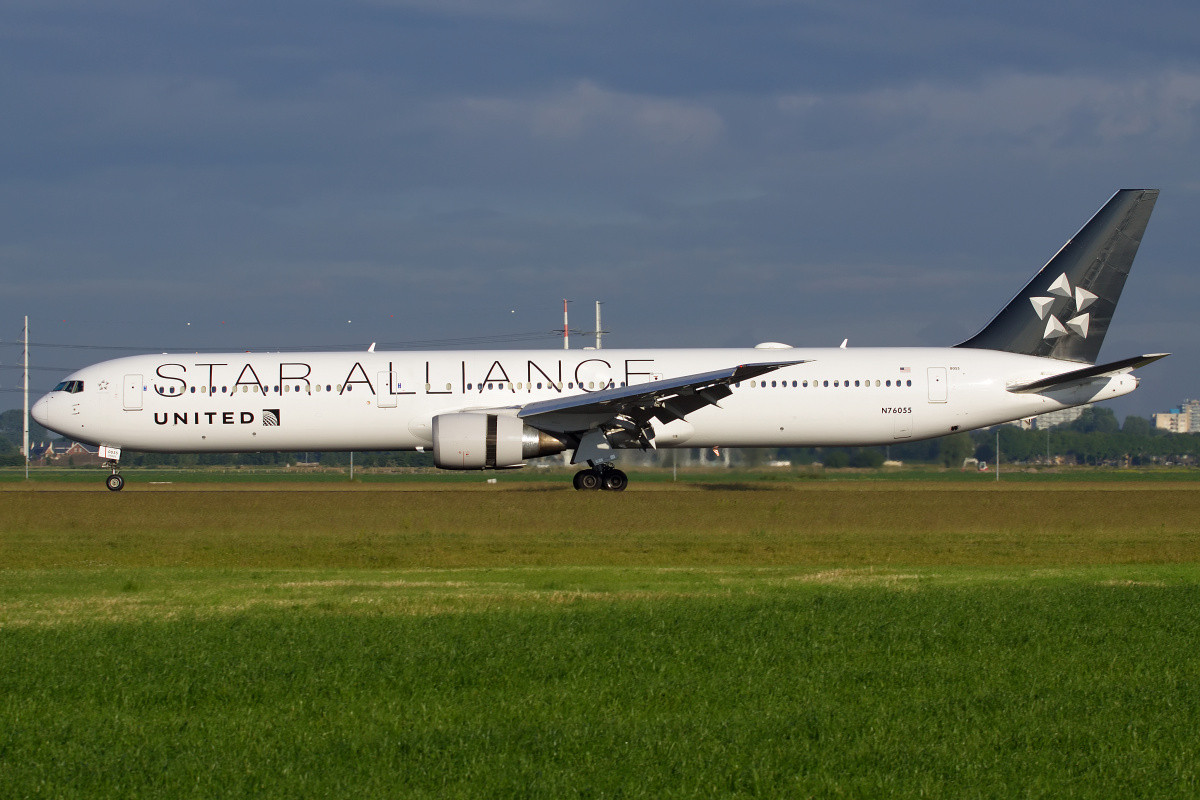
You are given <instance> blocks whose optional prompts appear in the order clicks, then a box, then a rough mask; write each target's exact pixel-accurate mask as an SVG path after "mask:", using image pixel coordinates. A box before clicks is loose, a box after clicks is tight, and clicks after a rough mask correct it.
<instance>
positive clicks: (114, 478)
mask: <svg viewBox="0 0 1200 800" xmlns="http://www.w3.org/2000/svg"><path fill="white" fill-rule="evenodd" d="M104 485H105V486H107V487H108V490H109V491H110V492H119V491H121V490H122V489H124V488H125V479H124V478H122V477H121V476H120V475H117V474H115V473H114V474H112V475H109V476H108V477H107V478H105V479H104Z"/></svg>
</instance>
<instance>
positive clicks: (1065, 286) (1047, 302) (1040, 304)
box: [1029, 272, 1098, 339]
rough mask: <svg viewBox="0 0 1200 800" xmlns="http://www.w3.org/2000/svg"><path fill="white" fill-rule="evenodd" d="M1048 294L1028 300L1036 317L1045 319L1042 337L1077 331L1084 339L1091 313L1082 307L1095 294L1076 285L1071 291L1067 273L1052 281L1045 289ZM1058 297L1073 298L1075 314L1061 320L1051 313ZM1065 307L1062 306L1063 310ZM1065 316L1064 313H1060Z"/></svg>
mask: <svg viewBox="0 0 1200 800" xmlns="http://www.w3.org/2000/svg"><path fill="white" fill-rule="evenodd" d="M1046 291H1047V292H1049V293H1050V296H1042V297H1031V298H1029V302H1030V303H1032V304H1033V310H1034V311H1035V312H1037V315H1038V319H1042V320H1045V321H1046V331H1045V333H1043V334H1042V338H1043V339H1057V338H1059V337H1060V336H1066V335H1068V334H1071V333H1077V334H1079V335H1080V336H1082V337H1083V338H1084V339H1086V338H1087V335H1088V325H1090V324H1091V314H1088V313H1084V309H1085V308H1087V307H1088V306H1090V305H1091V304H1092V303H1094V302H1096V300H1097V299H1098V298H1097V297H1096V295H1094V294H1092V293H1091V292H1089V291H1088V290H1087V289H1084V288H1082V287H1079V286H1076V287H1075V290H1074V291H1071V282H1070V281H1069V280H1067V273H1065V272H1064V273H1063V274H1062V275H1059V276H1058V278H1056V279H1055V281H1054V283H1052V284H1050V287H1049V288H1048V289H1047V290H1046ZM1060 298H1065V299H1067V300H1072V299H1074V301H1075V309H1074V312H1075V315H1074V316H1073V317H1071V318H1070V319H1068V320H1067V321H1066V322H1063V321H1062V320H1060V319H1059V318H1058V315H1055V314H1054V313H1053V311H1054V304H1055V303H1057V302H1058V301H1059V299H1060ZM1066 308H1067V307H1064V309H1063V310H1064V311H1065V310H1066ZM1061 316H1064V317H1065V316H1066V314H1061Z"/></svg>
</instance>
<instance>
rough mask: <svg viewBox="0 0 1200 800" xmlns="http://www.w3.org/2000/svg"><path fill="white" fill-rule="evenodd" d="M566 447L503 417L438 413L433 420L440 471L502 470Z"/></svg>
mask: <svg viewBox="0 0 1200 800" xmlns="http://www.w3.org/2000/svg"><path fill="white" fill-rule="evenodd" d="M566 449H567V445H566V444H565V443H564V442H562V441H561V440H559V439H557V438H555V437H554V436H551V435H550V434H548V433H546V432H544V431H539V430H538V429H537V428H531V427H529V426H528V425H526V424H525V423H524V422H522V421H521V420H519V419H517V418H516V417H512V416H506V415H503V414H472V413H467V414H439V415H437V416H436V417H434V418H433V463H435V464H437V465H438V467H440V468H441V469H503V468H504V467H515V466H517V465H518V464H520V463H521V462H523V461H524V460H525V459H527V458H537V457H538V456H552V455H554V454H555V453H561V452H562V451H563V450H566Z"/></svg>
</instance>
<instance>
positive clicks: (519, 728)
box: [0, 481, 1200, 798]
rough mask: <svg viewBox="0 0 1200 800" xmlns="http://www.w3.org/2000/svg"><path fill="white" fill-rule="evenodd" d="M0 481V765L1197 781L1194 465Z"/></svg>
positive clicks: (366, 777)
mask: <svg viewBox="0 0 1200 800" xmlns="http://www.w3.org/2000/svg"><path fill="white" fill-rule="evenodd" d="M178 488H179V487H138V486H132V487H130V489H129V490H127V491H126V492H123V493H121V494H119V495H117V494H111V493H108V492H105V491H104V490H103V489H102V488H98V489H96V490H88V489H80V488H76V487H72V486H70V485H61V486H49V487H42V490H39V491H29V490H26V489H24V488H16V487H14V488H12V489H10V490H6V491H0V797H4V798H8V797H131V796H155V797H159V796H168V797H175V796H187V797H212V796H222V797H250V796H254V797H295V796H334V797H350V796H352V797H433V796H436V797H491V796H495V797H548V798H549V797H554V798H557V797H713V796H727V797H735V796H745V797H749V796H760V797H789V796H794V797H807V796H849V797H879V796H912V797H920V796H926V797H928V796H938V797H941V796H950V797H1005V798H1007V797H1011V796H1025V797H1060V796H1071V797H1111V796H1134V797H1136V796H1187V795H1195V794H1197V792H1198V790H1200V777H1198V771H1200V766H1198V765H1200V739H1198V738H1197V737H1196V734H1195V731H1196V730H1197V729H1198V728H1200V613H1198V611H1200V523H1197V520H1198V519H1200V507H1198V506H1200V491H1198V490H1197V488H1196V485H1195V484H1190V483H1187V484H1174V485H1171V484H1136V483H1135V484H1107V483H1105V484H1091V485H1085V484H1051V485H1031V484H1021V485H1016V484H1014V485H1002V486H1000V487H996V486H994V485H988V486H976V485H962V484H959V485H956V484H937V483H930V484H878V483H865V482H858V483H853V482H817V481H810V482H807V483H804V484H797V485H792V486H786V487H767V488H763V487H762V486H761V485H760V484H746V485H742V484H733V485H730V486H725V487H720V486H717V485H715V484H703V485H700V486H695V487H692V488H690V489H687V490H684V491H673V490H666V491H663V490H655V489H654V488H653V487H643V489H642V490H641V491H631V492H629V493H626V494H624V495H608V494H603V493H595V494H584V495H580V494H577V493H575V492H572V491H570V490H569V489H562V488H560V487H556V486H553V485H550V486H545V485H538V484H530V485H524V486H517V487H514V488H512V489H506V488H504V487H497V486H491V487H488V486H485V485H480V486H477V487H475V488H470V487H466V486H462V487H458V488H455V487H453V486H451V487H438V486H436V485H434V486H430V485H427V486H424V487H421V486H404V485H392V486H387V485H384V486H375V487H373V488H370V487H350V488H348V489H331V488H329V487H327V486H309V487H303V486H290V485H287V484H279V485H275V486H274V487H270V490H269V491H264V490H262V489H264V488H266V487H255V486H248V485H238V486H228V487H223V486H219V485H197V486H195V487H189V488H188V489H187V490H185V491H179V490H178Z"/></svg>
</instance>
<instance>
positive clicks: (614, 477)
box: [602, 469, 629, 492]
mask: <svg viewBox="0 0 1200 800" xmlns="http://www.w3.org/2000/svg"><path fill="white" fill-rule="evenodd" d="M628 485H629V476H628V475H626V474H625V473H624V472H621V470H619V469H610V470H606V471H605V473H604V478H603V487H602V488H603V489H604V490H605V491H607V492H623V491H625V487H626V486H628Z"/></svg>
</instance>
